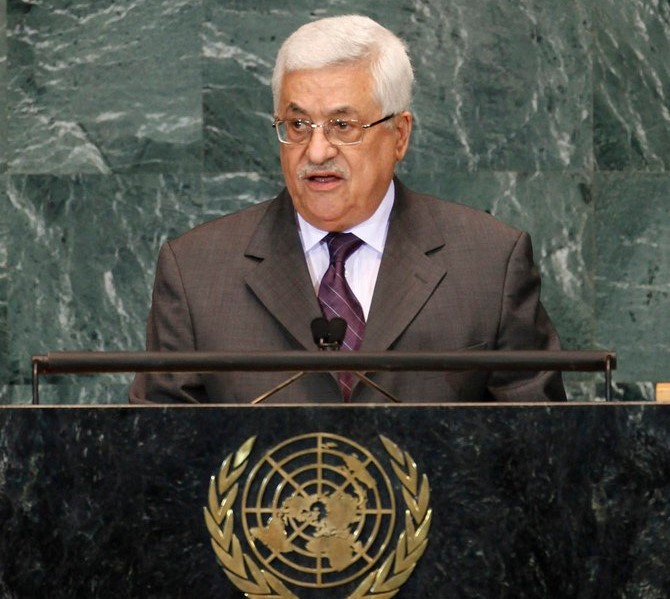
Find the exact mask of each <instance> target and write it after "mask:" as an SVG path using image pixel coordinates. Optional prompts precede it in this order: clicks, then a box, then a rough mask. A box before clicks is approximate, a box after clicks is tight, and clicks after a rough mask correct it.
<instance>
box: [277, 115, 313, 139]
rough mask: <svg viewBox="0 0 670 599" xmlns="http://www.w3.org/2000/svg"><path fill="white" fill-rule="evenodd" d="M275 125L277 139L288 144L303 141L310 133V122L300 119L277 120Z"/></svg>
mask: <svg viewBox="0 0 670 599" xmlns="http://www.w3.org/2000/svg"><path fill="white" fill-rule="evenodd" d="M276 127H277V134H278V135H279V140H280V141H283V142H286V143H290V144H302V143H305V142H306V141H307V140H308V139H309V137H310V135H311V133H312V126H311V123H310V122H309V121H304V120H301V119H291V120H289V121H279V122H278V123H277V125H276Z"/></svg>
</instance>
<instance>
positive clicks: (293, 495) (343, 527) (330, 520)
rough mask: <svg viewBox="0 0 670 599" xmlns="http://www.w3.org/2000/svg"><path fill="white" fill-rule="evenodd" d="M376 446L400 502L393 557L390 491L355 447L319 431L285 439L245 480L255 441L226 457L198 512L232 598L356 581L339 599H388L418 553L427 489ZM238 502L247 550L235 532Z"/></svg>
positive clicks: (406, 464)
mask: <svg viewBox="0 0 670 599" xmlns="http://www.w3.org/2000/svg"><path fill="white" fill-rule="evenodd" d="M380 440H381V442H382V444H383V447H384V449H385V450H386V454H387V455H388V457H389V458H390V463H391V466H392V469H393V472H394V474H395V476H396V478H397V480H398V481H399V482H400V484H401V487H402V489H401V495H402V498H403V503H404V512H402V513H401V520H402V521H403V522H404V529H403V530H402V532H400V534H399V535H398V536H397V539H396V545H395V548H394V549H393V550H391V549H390V546H391V541H392V539H393V535H394V532H395V529H396V513H397V507H398V506H397V505H396V499H395V494H394V491H393V485H392V483H391V480H390V479H389V477H388V475H387V474H386V472H385V470H384V468H383V467H382V465H381V464H380V462H379V461H378V460H377V459H376V458H375V456H374V455H373V454H372V453H371V452H369V451H368V450H367V449H365V448H364V447H362V446H361V445H359V444H357V443H355V442H354V441H352V440H350V439H347V438H346V437H342V436H339V435H332V434H328V433H314V434H307V435H300V436H297V437H292V438H290V439H288V440H286V441H284V442H282V443H280V444H279V445H276V446H275V447H273V448H272V449H270V450H269V451H268V452H266V453H265V455H264V456H263V457H262V458H261V459H260V460H259V461H258V462H257V463H256V465H255V466H253V468H252V469H251V470H250V472H249V475H248V476H247V477H246V479H244V482H243V479H242V477H243V474H244V473H245V471H246V469H247V467H248V465H249V457H250V455H251V452H252V449H253V447H254V444H255V441H256V437H252V438H250V439H248V440H247V441H246V442H245V443H244V444H243V445H242V446H241V447H240V448H239V449H238V450H237V451H236V452H235V453H233V454H230V455H228V456H227V457H226V459H225V460H224V461H223V464H222V465H221V468H220V469H219V472H218V474H217V475H216V476H212V478H211V481H210V485H209V499H208V506H207V507H205V508H204V513H205V522H206V524H207V528H208V530H209V533H210V536H211V542H212V548H213V549H214V552H215V553H216V556H217V558H218V561H219V563H220V564H221V566H222V568H223V570H224V572H225V573H226V575H227V576H228V578H229V579H230V581H231V582H232V583H233V584H234V585H235V586H236V587H237V588H238V589H239V590H240V591H242V592H243V593H245V594H246V595H247V596H248V597H251V598H252V599H254V598H261V597H265V598H270V597H272V598H277V599H284V598H294V599H299V595H296V594H295V593H294V591H293V590H295V592H299V589H301V588H302V589H327V588H331V589H332V588H336V587H341V586H345V585H347V586H350V587H353V586H354V585H356V584H357V583H358V584H357V586H356V587H355V589H354V590H353V592H352V593H350V594H349V595H348V599H372V598H377V599H382V598H384V599H387V598H390V597H393V596H394V595H395V594H396V593H397V592H398V591H399V590H400V587H401V586H402V585H403V584H404V583H405V582H406V581H407V579H408V578H409V576H410V574H411V573H412V572H413V570H414V568H415V566H416V564H417V562H418V560H419V558H420V557H421V556H422V555H423V552H424V551H425V549H426V545H427V542H428V531H429V529H430V523H431V517H432V510H431V509H430V507H429V502H430V489H429V486H428V479H427V478H426V476H425V475H419V473H418V470H417V466H416V464H415V463H414V461H413V460H412V458H411V456H410V455H409V454H408V453H406V452H403V451H402V450H401V449H400V448H398V446H397V445H395V443H393V442H392V441H390V440H389V439H387V438H386V437H383V436H380ZM238 499H240V503H241V509H240V510H239V511H238V518H237V521H238V522H239V521H240V520H241V528H242V530H243V532H244V541H245V543H246V546H247V548H248V550H245V549H243V547H242V542H241V541H240V538H239V537H238V536H237V535H236V534H235V530H234V527H235V525H236V524H235V521H236V517H235V512H234V509H233V508H234V507H235V505H236V503H237V502H238ZM290 589H293V590H290Z"/></svg>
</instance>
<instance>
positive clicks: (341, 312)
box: [319, 233, 365, 401]
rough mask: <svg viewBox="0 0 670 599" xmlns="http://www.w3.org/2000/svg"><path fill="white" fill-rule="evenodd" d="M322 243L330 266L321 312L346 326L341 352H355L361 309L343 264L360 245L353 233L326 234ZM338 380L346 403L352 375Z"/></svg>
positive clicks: (360, 331)
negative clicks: (326, 249) (342, 350)
mask: <svg viewBox="0 0 670 599" xmlns="http://www.w3.org/2000/svg"><path fill="white" fill-rule="evenodd" d="M324 241H325V242H326V243H327V244H328V252H329V253H330V266H328V270H326V273H325V274H324V275H323V278H322V279H321V285H320V286H319V303H320V304H321V310H322V312H323V315H324V316H325V317H326V318H327V319H328V320H331V319H332V318H335V317H336V316H339V317H340V318H343V319H344V320H345V321H346V322H347V332H346V334H345V335H344V342H343V343H342V349H344V350H357V349H359V348H360V347H361V343H362V342H363V334H364V333H365V317H364V316H363V309H362V308H361V305H360V304H359V303H358V300H357V299H356V296H355V295H354V293H353V291H352V290H351V287H349V284H348V283H347V280H346V279H345V277H344V263H345V262H346V260H347V258H348V257H349V256H351V254H353V253H354V252H355V251H356V250H357V249H358V248H359V247H360V246H361V245H362V243H363V241H362V240H361V239H359V238H358V237H356V236H355V235H354V234H353V233H328V235H326V237H324ZM339 380H340V387H341V388H342V396H343V398H344V401H349V400H350V399H351V387H352V385H353V382H354V375H353V373H351V372H341V373H340V374H339Z"/></svg>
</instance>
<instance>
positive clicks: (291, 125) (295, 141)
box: [272, 114, 395, 146]
mask: <svg viewBox="0 0 670 599" xmlns="http://www.w3.org/2000/svg"><path fill="white" fill-rule="evenodd" d="M394 116H395V114H389V115H388V116H385V117H384V118H383V119H379V120H378V121H375V122H374V123H367V124H366V125H361V123H359V122H358V121H357V120H355V119H330V120H328V121H326V122H325V123H321V124H320V125H318V124H317V123H313V122H312V121H310V120H309V119H286V120H278V119H275V121H274V123H272V126H273V127H274V129H275V131H276V132H277V138H278V139H279V141H280V142H281V143H283V144H292V145H303V144H306V143H309V140H310V139H312V133H313V132H314V129H316V128H318V127H321V128H322V129H323V134H324V135H325V136H326V139H327V140H328V141H329V142H330V143H331V144H333V145H335V146H353V145H356V144H359V143H361V142H362V141H363V134H364V133H365V130H366V129H370V128H371V127H374V126H376V125H380V124H381V123H385V122H386V121H388V120H390V119H392V118H393V117H394Z"/></svg>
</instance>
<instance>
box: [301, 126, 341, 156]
mask: <svg viewBox="0 0 670 599" xmlns="http://www.w3.org/2000/svg"><path fill="white" fill-rule="evenodd" d="M337 152H338V149H337V146H335V145H333V144H332V143H330V142H329V141H328V138H327V137H326V132H325V130H324V128H323V127H314V129H312V137H310V139H309V142H307V158H308V159H309V161H310V162H311V163H312V164H323V163H324V162H325V161H326V160H330V159H331V158H334V157H335V156H336V155H337Z"/></svg>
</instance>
